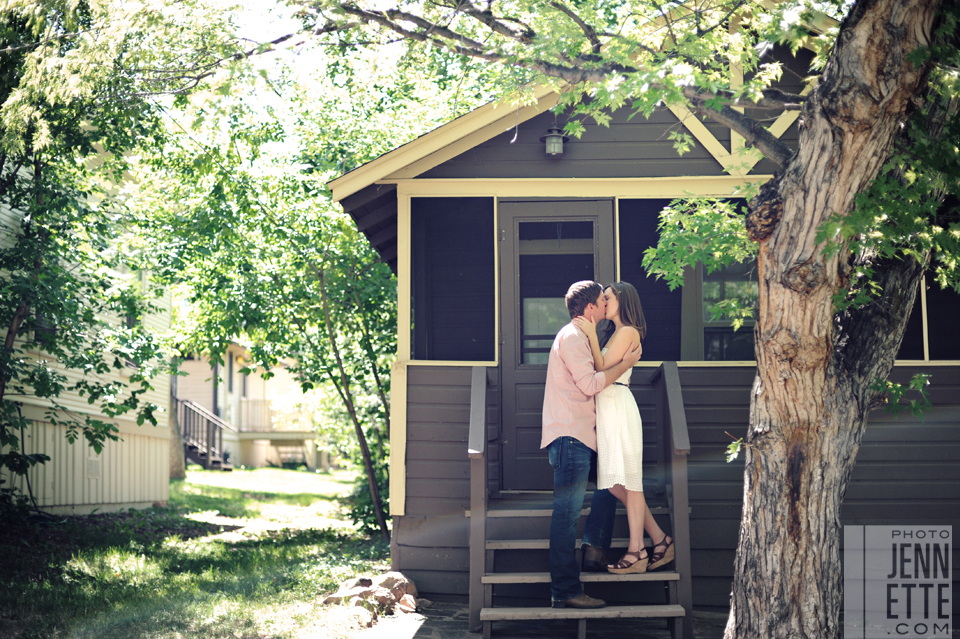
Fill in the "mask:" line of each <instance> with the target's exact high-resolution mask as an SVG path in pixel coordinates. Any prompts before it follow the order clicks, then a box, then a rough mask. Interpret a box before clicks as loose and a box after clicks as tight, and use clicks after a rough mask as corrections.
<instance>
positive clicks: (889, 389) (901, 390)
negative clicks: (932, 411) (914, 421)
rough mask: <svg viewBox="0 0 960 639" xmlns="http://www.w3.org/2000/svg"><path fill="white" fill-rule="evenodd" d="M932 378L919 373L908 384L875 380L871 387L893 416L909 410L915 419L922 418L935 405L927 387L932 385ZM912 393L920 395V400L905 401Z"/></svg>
mask: <svg viewBox="0 0 960 639" xmlns="http://www.w3.org/2000/svg"><path fill="white" fill-rule="evenodd" d="M931 377H932V376H931V375H928V374H926V373H917V374H916V375H914V376H913V377H911V378H910V382H909V383H907V384H899V383H897V382H891V381H890V380H888V379H879V378H878V379H875V380H874V382H873V385H872V386H871V387H870V390H872V391H873V392H875V393H879V394H880V395H881V396H882V400H883V402H884V404H885V410H886V411H887V412H888V413H892V414H893V415H899V414H900V413H901V412H903V411H904V410H909V411H910V413H911V414H912V415H913V416H914V417H921V416H923V413H924V412H925V411H926V410H927V409H928V408H930V407H931V406H932V405H933V404H932V403H931V402H930V395H929V394H928V392H927V386H929V385H930V378H931ZM910 391H915V392H916V393H917V394H919V395H920V397H919V399H909V400H907V401H906V402H904V401H903V398H904V396H905V395H906V394H907V393H909V392H910Z"/></svg>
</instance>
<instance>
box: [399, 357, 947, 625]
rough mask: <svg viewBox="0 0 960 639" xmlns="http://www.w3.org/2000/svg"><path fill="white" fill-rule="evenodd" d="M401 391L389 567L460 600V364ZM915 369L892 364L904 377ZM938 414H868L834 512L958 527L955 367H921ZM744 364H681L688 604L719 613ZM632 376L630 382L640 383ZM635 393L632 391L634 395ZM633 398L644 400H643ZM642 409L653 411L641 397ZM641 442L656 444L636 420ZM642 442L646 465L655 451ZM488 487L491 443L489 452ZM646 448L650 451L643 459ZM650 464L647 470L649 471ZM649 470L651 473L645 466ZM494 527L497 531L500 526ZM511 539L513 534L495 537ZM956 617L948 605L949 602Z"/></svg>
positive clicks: (492, 429) (727, 574) (743, 413)
mask: <svg viewBox="0 0 960 639" xmlns="http://www.w3.org/2000/svg"><path fill="white" fill-rule="evenodd" d="M408 370H409V384H410V385H409V390H408V444H407V477H408V480H407V515H406V516H404V517H398V518H396V519H395V523H394V530H395V533H394V537H395V539H394V541H395V543H394V557H393V560H394V566H395V567H396V568H397V569H398V570H402V571H403V572H404V573H405V574H408V575H409V576H410V577H411V578H413V579H414V581H416V583H417V584H418V587H419V588H420V589H421V590H422V591H423V592H427V593H449V594H461V595H463V594H466V593H467V573H468V557H467V555H468V552H467V549H468V541H467V540H468V530H467V527H468V524H469V520H468V519H467V518H466V517H464V516H463V512H464V510H465V509H467V508H468V501H469V497H468V489H469V488H468V483H469V465H468V462H467V458H466V441H467V419H468V412H469V408H468V407H469V386H470V369H469V367H456V368H449V367H422V366H417V367H410V368H409V369H408ZM921 370H923V369H922V367H920V368H916V369H914V368H904V367H898V368H897V369H896V370H895V371H894V375H893V377H894V379H896V380H898V381H906V380H907V379H909V377H910V376H911V375H912V374H913V373H915V372H919V371H921ZM927 372H932V373H933V374H934V377H933V379H932V380H931V397H932V399H933V401H934V404H935V407H934V408H933V409H932V410H931V411H930V412H929V413H928V414H927V416H926V419H925V420H922V421H921V420H918V419H916V418H913V417H911V416H910V415H908V414H904V415H901V416H900V417H899V418H895V417H892V416H890V415H888V414H884V413H883V412H882V411H881V412H877V413H874V414H873V415H871V419H870V424H869V425H868V427H867V432H866V435H865V436H864V440H863V444H862V447H861V450H860V454H859V456H858V460H857V466H856V468H855V469H854V473H853V478H852V480H851V483H850V487H849V488H848V491H847V495H846V500H845V502H844V506H843V510H842V513H841V522H842V523H843V524H845V525H853V524H868V525H869V524H874V525H880V524H894V523H900V524H911V525H912V524H917V525H923V524H951V525H953V526H955V527H960V467H958V466H957V464H956V460H957V459H960V405H958V403H957V400H956V398H957V397H960V367H956V368H954V367H937V368H930V369H928V370H927ZM753 377H754V371H753V370H752V369H747V368H740V367H731V368H715V367H710V368H706V367H704V368H693V367H683V368H681V369H680V378H681V383H682V386H683V393H684V402H685V406H686V413H687V421H688V425H689V431H690V442H691V452H690V458H689V483H690V505H691V514H690V517H691V520H690V529H691V554H692V558H693V561H692V563H693V587H694V605H695V606H696V607H697V608H698V609H711V608H713V609H723V608H725V607H726V606H727V603H728V599H729V593H730V582H731V580H732V576H733V559H734V552H735V549H736V543H737V535H738V531H739V527H740V512H741V503H742V493H743V462H742V460H738V461H735V462H733V463H730V464H728V463H726V461H725V460H724V451H725V449H726V446H727V444H728V443H729V442H730V437H728V436H727V435H726V434H725V432H729V433H730V434H732V435H734V436H735V437H739V436H741V435H742V434H743V433H744V431H745V429H746V425H747V420H748V417H749V399H750V387H751V385H752V383H753ZM638 381H639V380H638ZM488 384H489V387H488V394H487V427H488V435H489V438H490V439H491V440H493V439H495V438H496V435H497V428H498V426H497V415H498V412H499V408H498V406H497V398H498V389H497V387H496V384H497V373H496V370H495V369H488ZM638 390H639V389H638ZM641 395H642V393H641ZM638 401H639V402H640V403H641V413H642V414H644V418H645V420H647V421H648V422H652V421H653V420H655V419H656V418H657V416H658V414H659V413H658V411H656V410H655V409H654V408H653V407H651V406H646V405H645V404H646V403H647V402H646V401H645V400H644V398H643V397H642V396H641V397H638ZM644 435H645V438H646V443H647V444H648V446H652V445H653V442H652V441H651V440H652V439H653V437H655V429H654V428H653V424H652V423H645V429H644ZM648 446H645V451H644V452H645V460H646V461H648V462H650V461H652V457H653V453H652V451H650V449H649V447H648ZM488 450H489V453H490V456H491V460H490V468H489V473H490V477H491V491H492V492H494V491H495V489H496V478H497V474H498V468H499V466H498V461H497V460H496V459H495V457H496V451H497V446H495V445H492V446H490V448H489V449H488ZM648 453H649V454H648ZM646 470H647V469H645V472H646ZM651 470H652V469H651ZM501 532H502V531H501ZM502 536H506V537H509V536H510V535H506V534H505V535H502ZM955 612H957V606H956V604H955Z"/></svg>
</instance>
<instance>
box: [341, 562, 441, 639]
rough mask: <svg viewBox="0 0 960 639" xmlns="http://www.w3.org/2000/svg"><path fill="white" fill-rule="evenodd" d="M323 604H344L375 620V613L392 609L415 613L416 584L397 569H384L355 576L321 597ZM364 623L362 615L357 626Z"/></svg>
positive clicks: (382, 612)
mask: <svg viewBox="0 0 960 639" xmlns="http://www.w3.org/2000/svg"><path fill="white" fill-rule="evenodd" d="M323 603H324V604H338V603H339V604H343V603H345V604H347V605H348V606H351V607H353V608H356V609H358V610H360V609H362V610H365V611H367V612H369V613H371V614H372V615H373V621H376V618H377V613H378V612H379V613H381V614H390V613H391V612H393V610H394V609H395V608H396V609H398V610H400V611H401V612H405V613H411V612H416V611H417V608H418V603H417V586H416V585H415V584H414V583H413V582H412V581H411V580H410V579H408V578H407V577H405V576H404V575H403V574H402V573H399V572H387V573H384V574H382V575H379V576H378V577H376V578H374V579H370V578H368V577H358V578H356V579H350V580H348V581H345V582H343V583H342V584H341V585H340V588H339V590H337V592H335V593H333V594H331V595H328V596H327V597H325V598H324V600H323ZM426 603H427V604H429V603H430V602H426ZM366 623H367V618H366V617H365V616H364V617H363V621H362V623H361V625H363V624H366ZM372 623H373V622H372V621H371V622H370V624H371V625H372ZM367 627H369V626H367Z"/></svg>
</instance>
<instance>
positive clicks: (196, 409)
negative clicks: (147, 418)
mask: <svg viewBox="0 0 960 639" xmlns="http://www.w3.org/2000/svg"><path fill="white" fill-rule="evenodd" d="M177 421H178V423H179V425H180V433H181V435H182V436H183V447H184V455H185V456H186V457H188V458H190V459H193V460H194V461H197V462H198V463H200V465H202V466H203V467H204V468H207V469H209V468H222V467H223V466H224V464H225V463H226V461H227V460H226V459H224V454H223V432H224V431H230V432H233V433H236V432H237V429H236V428H234V427H233V426H231V425H230V424H229V423H227V422H225V421H224V420H222V419H221V418H219V417H217V416H216V415H214V414H213V413H211V412H210V411H208V410H207V409H206V408H204V407H203V406H201V405H200V404H197V403H196V402H194V401H191V400H189V399H178V400H177Z"/></svg>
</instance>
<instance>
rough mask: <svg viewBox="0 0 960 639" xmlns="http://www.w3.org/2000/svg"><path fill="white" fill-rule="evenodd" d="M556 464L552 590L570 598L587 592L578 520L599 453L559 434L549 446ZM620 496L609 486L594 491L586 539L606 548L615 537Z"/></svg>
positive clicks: (558, 598) (556, 595)
mask: <svg viewBox="0 0 960 639" xmlns="http://www.w3.org/2000/svg"><path fill="white" fill-rule="evenodd" d="M547 452H548V453H549V456H550V465H551V466H553V518H552V519H551V520H550V594H551V597H552V598H553V600H554V601H566V600H567V599H573V598H574V597H579V596H580V595H581V594H583V585H582V584H581V583H580V562H578V561H577V556H576V544H577V522H579V521H580V512H581V509H582V508H583V497H584V494H585V493H586V491H587V478H588V476H589V474H590V462H591V460H592V458H595V457H596V455H597V454H596V453H595V452H594V451H592V450H591V449H590V448H589V447H587V446H586V445H585V444H583V442H581V441H580V440H578V439H576V438H574V437H558V438H557V439H555V440H553V441H552V442H551V443H550V444H549V445H548V446H547ZM616 512H617V498H616V497H614V496H613V495H611V494H610V491H608V490H598V491H596V492H594V494H593V501H592V502H591V504H590V515H589V516H588V517H587V523H586V525H585V526H584V529H583V543H585V544H590V545H591V546H599V547H600V548H603V549H604V550H606V549H607V548H609V547H610V541H611V538H612V537H613V520H614V517H615V515H616Z"/></svg>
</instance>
